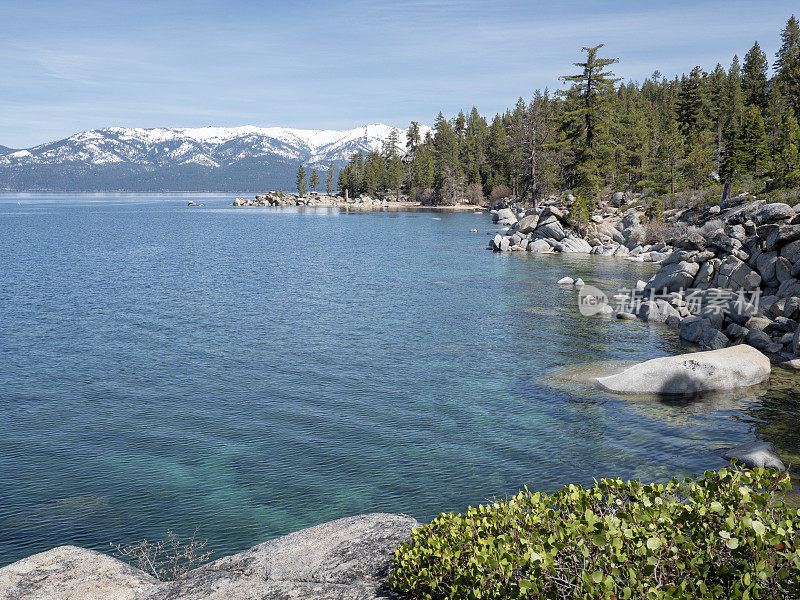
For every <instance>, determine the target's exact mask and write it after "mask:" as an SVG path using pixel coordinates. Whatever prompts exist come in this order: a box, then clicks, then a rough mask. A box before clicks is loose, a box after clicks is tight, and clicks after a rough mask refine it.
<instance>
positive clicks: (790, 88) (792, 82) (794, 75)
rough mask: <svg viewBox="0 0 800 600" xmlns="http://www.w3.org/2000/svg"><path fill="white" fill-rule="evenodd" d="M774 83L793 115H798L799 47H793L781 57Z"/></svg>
mask: <svg viewBox="0 0 800 600" xmlns="http://www.w3.org/2000/svg"><path fill="white" fill-rule="evenodd" d="M776 84H777V86H778V87H779V90H780V93H781V94H782V95H783V96H784V97H785V98H786V100H787V102H788V103H789V106H791V107H792V109H794V113H795V115H800V47H793V48H792V49H791V50H790V51H789V52H788V53H787V54H786V55H785V56H784V57H783V66H782V67H781V70H780V73H778V76H777V77H776Z"/></svg>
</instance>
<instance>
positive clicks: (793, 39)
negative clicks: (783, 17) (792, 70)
mask: <svg viewBox="0 0 800 600" xmlns="http://www.w3.org/2000/svg"><path fill="white" fill-rule="evenodd" d="M796 48H800V24H798V22H797V19H796V18H795V16H794V15H792V16H791V17H790V18H789V20H788V21H787V22H786V27H784V28H783V31H782V32H781V47H780V48H779V49H778V52H776V53H775V64H774V65H773V67H774V69H775V73H776V74H778V75H780V73H781V71H783V67H784V66H785V64H786V59H787V58H788V57H789V55H790V54H791V53H792V51H793V50H794V49H796Z"/></svg>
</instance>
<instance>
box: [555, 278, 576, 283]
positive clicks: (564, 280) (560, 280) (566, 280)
mask: <svg viewBox="0 0 800 600" xmlns="http://www.w3.org/2000/svg"><path fill="white" fill-rule="evenodd" d="M556 283H557V284H558V285H572V284H573V283H575V280H574V279H573V278H572V277H562V278H561V279H559V280H558V281H556Z"/></svg>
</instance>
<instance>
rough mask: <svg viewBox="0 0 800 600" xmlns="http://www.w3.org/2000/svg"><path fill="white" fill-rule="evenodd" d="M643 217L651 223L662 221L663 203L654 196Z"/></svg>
mask: <svg viewBox="0 0 800 600" xmlns="http://www.w3.org/2000/svg"><path fill="white" fill-rule="evenodd" d="M644 215H645V216H646V217H647V218H648V219H650V220H651V221H661V220H663V219H664V201H663V200H662V199H661V198H659V197H658V196H656V197H655V198H653V199H652V200H651V201H650V204H649V205H648V207H647V210H645V211H644Z"/></svg>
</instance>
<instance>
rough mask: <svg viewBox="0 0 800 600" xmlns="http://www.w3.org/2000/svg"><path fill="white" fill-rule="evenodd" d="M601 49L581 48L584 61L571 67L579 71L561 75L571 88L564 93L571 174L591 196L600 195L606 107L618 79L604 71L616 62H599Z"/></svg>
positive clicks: (600, 45)
mask: <svg viewBox="0 0 800 600" xmlns="http://www.w3.org/2000/svg"><path fill="white" fill-rule="evenodd" d="M602 47H603V44H598V45H597V46H593V47H591V48H587V47H584V48H583V49H582V50H583V52H586V60H585V61H584V62H576V63H573V64H574V65H575V66H576V67H579V68H580V69H581V72H580V73H577V74H575V75H564V76H562V77H561V79H562V80H563V81H565V82H571V83H572V86H571V88H570V89H569V90H568V91H567V92H566V93H564V96H565V97H566V98H567V102H568V103H569V104H570V105H571V106H570V108H569V110H568V112H567V114H566V115H565V116H566V123H565V124H566V126H567V131H568V134H567V135H568V137H569V139H570V141H571V142H572V143H573V145H574V147H575V149H576V151H575V162H574V170H575V175H576V185H577V187H579V188H582V189H583V190H584V191H585V193H587V194H588V195H590V196H594V195H595V194H596V193H598V192H599V186H600V181H599V173H598V167H599V165H598V159H599V158H600V154H601V153H602V151H603V150H605V149H606V148H605V147H604V146H605V143H606V139H605V135H604V134H605V132H606V131H605V127H604V125H605V121H606V118H607V115H608V104H609V100H610V97H611V94H612V92H613V91H614V86H615V85H616V83H617V81H619V79H618V78H615V77H614V74H613V73H612V72H610V71H606V70H605V69H606V67H608V66H609V65H612V64H614V63H616V62H618V59H616V58H598V57H597V51H598V50H599V49H600V48H602Z"/></svg>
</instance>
